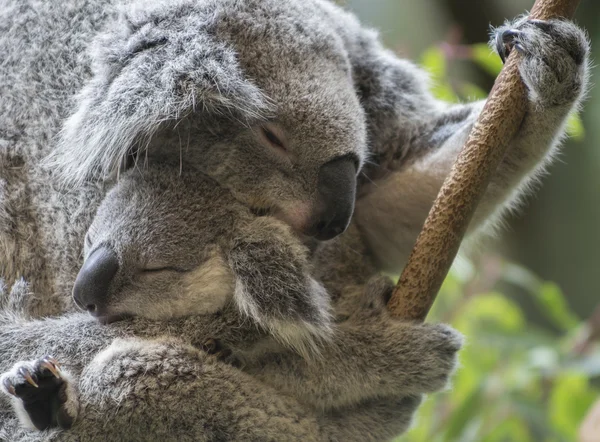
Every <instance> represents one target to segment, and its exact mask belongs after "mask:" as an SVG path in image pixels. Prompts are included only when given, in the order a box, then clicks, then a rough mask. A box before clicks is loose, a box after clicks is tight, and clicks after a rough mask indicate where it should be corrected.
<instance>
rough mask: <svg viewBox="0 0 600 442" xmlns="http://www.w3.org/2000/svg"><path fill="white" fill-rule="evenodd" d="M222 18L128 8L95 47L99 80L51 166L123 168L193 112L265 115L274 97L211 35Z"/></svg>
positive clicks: (70, 171) (98, 170)
mask: <svg viewBox="0 0 600 442" xmlns="http://www.w3.org/2000/svg"><path fill="white" fill-rule="evenodd" d="M179 9H182V10H181V11H179ZM216 15H217V14H212V15H211V14H208V13H207V12H203V11H201V10H198V9H197V8H196V7H195V6H194V5H193V4H192V5H190V2H173V4H172V5H169V4H168V3H165V2H158V5H157V6H154V7H152V6H150V7H145V8H144V9H143V10H139V8H138V9H137V10H136V9H129V10H125V11H124V12H123V13H121V14H120V16H119V18H118V19H116V20H114V22H113V23H111V25H110V26H109V28H108V29H107V30H106V31H104V32H103V33H101V34H100V35H99V36H98V37H97V38H96V39H95V41H94V43H93V45H92V52H91V56H92V78H91V79H90V80H89V82H88V83H87V85H86V86H85V87H84V88H83V90H82V91H81V93H80V94H79V95H78V96H77V97H76V102H75V109H74V113H73V114H72V115H71V116H70V118H68V119H67V120H66V122H65V123H64V126H63V128H62V131H61V133H60V139H59V141H58V145H57V147H56V149H55V150H54V152H53V153H52V154H51V155H50V157H49V158H48V160H47V162H46V165H48V166H49V167H52V168H53V170H55V171H57V172H58V174H59V176H60V177H61V178H63V179H64V180H65V181H67V182H71V183H80V182H82V181H83V180H85V179H86V178H89V177H91V176H94V175H101V176H106V175H110V174H112V173H113V172H115V171H116V170H118V168H119V166H120V165H121V164H123V161H124V159H125V158H126V157H127V156H128V155H129V154H132V153H138V154H139V153H140V151H141V150H143V149H144V148H146V147H147V144H148V142H149V140H150V138H151V137H152V135H153V133H154V132H156V131H157V129H158V128H159V127H160V125H161V124H162V123H165V122H169V121H173V120H177V119H180V118H182V117H184V116H186V115H188V114H190V113H193V112H197V113H198V114H199V115H200V116H201V115H202V114H204V115H210V114H213V115H214V114H218V115H225V116H230V117H231V118H232V119H235V120H237V121H240V122H243V123H244V122H247V123H250V121H252V120H253V119H255V118H262V117H264V116H266V115H267V114H268V113H269V110H270V106H269V102H268V99H266V97H265V96H264V95H263V94H262V92H261V91H260V89H259V88H258V87H257V86H255V85H254V84H252V82H251V81H249V80H248V79H247V78H245V76H244V72H243V71H242V69H241V67H240V65H239V63H238V61H237V57H236V53H235V51H234V50H233V49H232V48H231V47H230V46H228V45H227V44H226V43H225V42H223V41H218V40H217V39H216V37H215V36H214V32H211V31H214V29H212V28H214V26H215V25H216V21H217V20H218V17H216Z"/></svg>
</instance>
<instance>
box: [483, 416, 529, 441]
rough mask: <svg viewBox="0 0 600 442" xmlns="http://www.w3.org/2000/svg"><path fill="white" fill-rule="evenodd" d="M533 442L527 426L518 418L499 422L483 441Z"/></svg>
mask: <svg viewBox="0 0 600 442" xmlns="http://www.w3.org/2000/svg"><path fill="white" fill-rule="evenodd" d="M509 440H512V441H519V442H527V441H533V440H534V439H533V438H532V437H531V434H530V432H529V429H528V428H527V425H526V424H525V423H524V422H523V421H522V420H521V419H519V418H518V417H511V418H508V419H504V420H503V421H502V422H499V423H498V425H496V426H495V427H494V428H493V429H492V431H490V432H489V433H488V434H487V436H486V437H485V438H484V439H483V442H504V441H509Z"/></svg>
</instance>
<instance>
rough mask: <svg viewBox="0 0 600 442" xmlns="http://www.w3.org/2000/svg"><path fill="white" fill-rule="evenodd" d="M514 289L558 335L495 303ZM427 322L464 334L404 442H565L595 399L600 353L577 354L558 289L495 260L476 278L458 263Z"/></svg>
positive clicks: (572, 322)
mask: <svg viewBox="0 0 600 442" xmlns="http://www.w3.org/2000/svg"><path fill="white" fill-rule="evenodd" d="M498 283H503V284H512V285H516V286H518V287H519V288H521V289H522V290H523V291H524V292H526V293H528V294H529V296H531V298H532V300H533V301H534V302H535V304H536V306H537V308H538V309H539V310H540V311H541V312H542V313H543V314H544V315H545V316H546V317H547V319H548V320H549V321H551V322H552V323H553V324H555V325H556V326H557V327H558V328H559V329H560V330H562V335H561V336H558V337H557V336H556V335H554V334H552V333H551V332H549V331H548V330H546V329H542V328H539V327H538V326H535V325H533V324H532V323H531V322H529V321H527V319H526V317H525V314H524V312H523V311H522V310H521V307H519V304H518V303H517V302H515V301H513V300H511V299H510V298H509V297H507V296H505V295H503V294H501V293H498V292H497V291H495V290H494V287H496V286H497V285H498ZM428 320H430V321H432V322H436V321H443V322H448V323H450V324H452V325H453V326H454V327H456V328H457V329H458V330H460V331H461V332H462V333H464V334H465V336H466V337H467V343H466V345H465V348H464V349H463V350H462V351H461V355H460V362H461V366H460V368H459V370H458V371H457V373H456V375H455V376H454V380H453V386H452V389H451V390H449V391H446V392H443V393H438V394H435V395H432V396H431V397H429V398H428V399H427V400H426V402H425V403H424V404H423V406H422V407H421V409H420V411H419V413H418V415H417V419H416V423H415V426H414V428H413V429H412V430H411V431H410V432H409V433H407V434H406V435H405V436H403V437H401V438H399V439H398V441H402V442H420V441H423V442H425V441H427V442H438V441H439V442H441V441H464V442H467V441H473V442H480V441H481V442H488V441H489V442H492V441H493V442H496V441H498V442H499V441H514V442H529V441H531V442H538V441H544V442H545V441H548V442H562V441H565V442H567V441H574V440H576V434H577V431H578V427H579V425H580V423H581V421H582V419H583V417H584V415H585V413H586V411H587V410H588V408H589V407H590V405H591V404H592V402H593V401H594V400H595V399H597V398H598V397H600V390H598V389H597V388H595V387H593V386H592V380H593V379H594V378H596V377H598V376H599V375H600V348H596V349H593V350H592V351H590V352H588V353H587V354H584V355H581V354H577V352H575V350H574V348H575V347H574V344H575V340H576V336H578V332H579V331H580V328H581V326H582V325H583V323H582V322H581V321H580V319H579V318H577V317H576V316H575V315H574V314H573V313H572V312H571V311H570V310H569V308H568V306H567V303H566V301H565V298H564V296H563V294H562V293H561V291H560V289H559V288H558V287H557V286H556V285H555V284H553V283H549V282H545V281H541V280H539V279H538V278H537V277H536V276H535V275H533V274H532V273H531V272H529V271H528V270H526V269H524V268H522V267H518V266H516V265H515V264H511V263H508V262H506V261H503V260H501V259H499V258H489V257H488V258H487V261H486V260H484V265H483V266H482V270H478V271H475V270H474V268H473V266H472V264H471V263H470V262H469V261H468V260H466V259H465V258H464V257H459V258H458V259H457V262H456V263H455V265H454V267H453V270H452V272H451V273H450V275H449V276H448V278H447V279H446V281H445V283H444V286H443V287H442V290H441V292H440V294H439V296H438V300H437V302H436V304H435V306H434V309H433V310H432V312H431V313H430V316H429V318H428Z"/></svg>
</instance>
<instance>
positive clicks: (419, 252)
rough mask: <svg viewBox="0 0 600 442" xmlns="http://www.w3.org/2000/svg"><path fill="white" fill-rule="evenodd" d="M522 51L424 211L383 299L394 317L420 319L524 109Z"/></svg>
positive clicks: (567, 10) (569, 4)
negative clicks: (393, 285)
mask: <svg viewBox="0 0 600 442" xmlns="http://www.w3.org/2000/svg"><path fill="white" fill-rule="evenodd" d="M578 4H579V0H537V1H536V2H535V4H534V6H533V9H532V10H531V13H530V17H531V18H535V19H539V20H547V19H550V18H557V17H564V18H572V17H573V15H574V13H575V10H576V9H577V6H578ZM520 57H521V55H520V54H519V53H518V52H517V51H512V52H511V54H510V56H509V57H508V60H507V62H506V65H505V66H504V68H503V69H502V72H500V75H499V76H498V78H497V79H496V82H495V83H494V87H493V88H492V91H491V92H490V95H489V97H488V100H487V102H486V104H485V106H484V108H483V110H482V112H481V114H480V115H479V118H478V120H477V122H476V123H475V125H474V126H473V129H472V130H471V133H470V135H469V137H468V139H467V142H466V143H465V145H464V147H463V148H462V150H461V152H460V154H459V155H458V158H457V159H456V162H455V163H454V165H453V167H452V169H451V171H450V174H449V175H448V177H447V178H446V180H445V181H444V184H443V185H442V188H441V190H440V192H439V194H438V196H437V198H436V200H435V202H434V204H433V207H432V208H431V211H430V212H429V216H428V217H427V220H426V221H425V225H424V226H423V230H422V231H421V233H420V234H419V236H418V238H417V241H416V243H415V246H414V248H413V251H412V253H411V255H410V258H409V260H408V263H407V264H406V267H405V268H404V271H403V272H402V275H401V277H400V280H399V281H398V285H397V286H396V288H395V290H394V293H393V295H392V297H391V299H390V301H389V303H388V308H389V309H390V311H391V313H392V314H393V315H394V316H399V317H402V318H405V319H412V320H421V321H422V320H424V319H425V317H426V316H427V313H428V312H429V309H430V308H431V306H432V305H433V302H434V300H435V297H436V295H437V292H438V291H439V289H440V287H441V285H442V282H443V281H444V278H445V277H446V275H447V274H448V270H449V269H450V266H451V265H452V262H453V261H454V258H455V257H456V254H457V253H458V249H459V247H460V243H461V241H462V239H463V237H464V235H465V233H466V230H467V227H468V225H469V222H470V221H471V218H472V217H473V214H474V212H475V209H476V207H477V204H478V203H479V200H480V199H481V197H482V195H483V194H484V192H485V189H486V188H487V186H488V184H489V182H490V178H491V176H492V174H493V173H494V171H495V170H496V169H497V168H498V165H499V164H500V161H501V160H502V157H503V156H504V154H505V152H506V150H507V148H508V145H509V143H510V141H511V140H512V139H513V137H514V136H515V134H516V132H517V130H518V128H519V126H520V125H521V122H522V121H523V118H524V116H525V112H526V109H527V91H526V89H525V85H524V84H523V82H522V81H521V78H520V76H519V69H518V65H519V61H520Z"/></svg>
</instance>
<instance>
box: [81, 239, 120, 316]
mask: <svg viewBox="0 0 600 442" xmlns="http://www.w3.org/2000/svg"><path fill="white" fill-rule="evenodd" d="M118 271H119V261H118V259H117V255H116V254H115V253H114V252H113V251H112V250H110V249H108V248H106V247H101V248H99V249H97V250H95V251H94V253H92V254H91V255H90V256H89V257H88V259H87V260H86V261H85V263H84V264H83V267H81V270H79V273H78V275H77V279H75V285H74V286H73V299H74V300H75V303H76V304H77V305H78V306H79V307H80V308H82V309H85V310H87V311H89V312H90V313H91V314H92V315H94V316H102V315H104V314H105V312H103V310H104V309H105V308H106V305H107V302H108V293H109V288H110V284H111V283H112V281H113V280H114V279H115V276H116V275H117V272H118Z"/></svg>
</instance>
